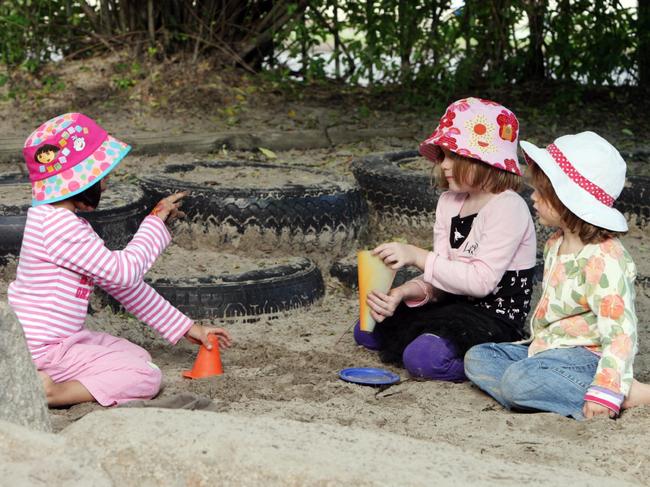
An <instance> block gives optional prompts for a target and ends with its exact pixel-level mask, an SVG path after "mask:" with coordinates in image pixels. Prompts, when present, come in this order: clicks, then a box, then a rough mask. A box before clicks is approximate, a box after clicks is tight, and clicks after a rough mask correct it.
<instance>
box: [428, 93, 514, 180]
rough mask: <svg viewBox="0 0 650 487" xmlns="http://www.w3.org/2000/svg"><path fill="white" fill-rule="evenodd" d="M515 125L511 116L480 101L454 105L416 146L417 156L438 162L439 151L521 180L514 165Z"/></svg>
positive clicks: (459, 101) (509, 113)
mask: <svg viewBox="0 0 650 487" xmlns="http://www.w3.org/2000/svg"><path fill="white" fill-rule="evenodd" d="M518 134H519V121H518V120H517V117H516V116H515V114H514V113H512V112H511V111H510V110H508V109H507V108H505V107H504V106H503V105H500V104H498V103H496V102H493V101H490V100H484V99H482V98H463V99H462V100H458V101H455V102H454V103H452V104H451V105H449V107H447V111H446V112H445V114H444V115H443V116H442V118H441V119H440V123H439V124H438V127H436V130H435V131H434V132H433V134H431V135H430V136H429V138H428V139H427V140H425V141H424V142H422V143H421V144H420V154H422V155H423V156H424V157H426V158H427V159H429V160H431V161H433V162H442V159H443V152H442V149H441V148H442V147H445V148H446V149H448V150H450V151H451V152H453V153H455V154H458V155H459V156H465V157H471V158H473V159H478V160H479V161H482V162H485V163H486V164H489V165H491V166H492V167H496V168H497V169H501V170H502V171H508V172H512V173H514V174H517V175H519V176H521V168H520V167H519V162H518V161H517V137H518Z"/></svg>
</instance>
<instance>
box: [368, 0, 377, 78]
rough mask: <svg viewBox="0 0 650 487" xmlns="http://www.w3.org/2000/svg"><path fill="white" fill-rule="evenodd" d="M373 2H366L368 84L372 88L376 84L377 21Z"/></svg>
mask: <svg viewBox="0 0 650 487" xmlns="http://www.w3.org/2000/svg"><path fill="white" fill-rule="evenodd" d="M373 8H374V5H373V0H366V36H367V38H366V39H367V40H366V42H367V43H368V45H367V50H368V84H369V85H370V86H372V84H373V83H374V81H375V80H374V70H373V61H374V60H375V45H376V40H375V24H374V22H375V20H374V15H373Z"/></svg>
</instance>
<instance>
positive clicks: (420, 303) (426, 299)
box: [404, 279, 431, 308]
mask: <svg viewBox="0 0 650 487" xmlns="http://www.w3.org/2000/svg"><path fill="white" fill-rule="evenodd" d="M409 282H412V283H414V284H416V285H417V286H419V288H420V289H422V291H424V298H422V299H421V300H419V301H416V300H414V299H408V300H405V301H404V304H405V305H406V306H408V307H409V308H417V307H419V306H423V305H425V304H427V303H428V302H429V301H430V300H431V294H430V293H429V288H428V287H427V285H426V284H425V283H424V282H422V281H421V280H420V279H413V280H412V281H409Z"/></svg>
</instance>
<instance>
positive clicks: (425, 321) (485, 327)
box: [375, 301, 527, 365]
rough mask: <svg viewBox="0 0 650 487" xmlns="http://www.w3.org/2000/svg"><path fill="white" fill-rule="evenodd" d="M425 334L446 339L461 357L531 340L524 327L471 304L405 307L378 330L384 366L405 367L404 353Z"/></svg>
mask: <svg viewBox="0 0 650 487" xmlns="http://www.w3.org/2000/svg"><path fill="white" fill-rule="evenodd" d="M424 333H432V334H434V335H438V336H440V337H442V338H446V339H447V340H449V341H450V342H452V343H453V344H454V346H455V347H456V350H457V351H458V355H459V356H460V357H462V356H464V355H465V352H467V350H469V349H470V348H472V347H473V346H474V345H478V344H481V343H487V342H497V343H499V342H513V341H517V340H522V339H523V338H526V336H527V333H526V332H525V330H524V329H523V326H518V325H517V324H515V323H508V322H506V321H501V320H499V319H497V318H495V317H494V316H493V315H492V314H491V313H488V312H485V311H483V310H482V309H481V308H479V307H477V306H475V305H472V304H470V303H467V302H457V301H456V302H447V303H444V302H443V303H429V304H426V305H424V306H420V307H417V308H409V307H408V306H406V305H405V304H404V303H401V304H400V305H399V306H398V307H397V309H396V310H395V314H393V316H391V317H390V318H387V319H385V320H384V321H382V322H381V323H377V325H376V326H375V336H376V337H377V339H378V341H379V345H380V350H379V357H380V358H381V360H382V362H385V363H395V364H399V365H401V364H402V354H403V352H404V349H405V348H406V347H407V346H408V344H409V343H411V342H412V341H413V340H415V339H416V338H417V337H419V336H420V335H422V334H424Z"/></svg>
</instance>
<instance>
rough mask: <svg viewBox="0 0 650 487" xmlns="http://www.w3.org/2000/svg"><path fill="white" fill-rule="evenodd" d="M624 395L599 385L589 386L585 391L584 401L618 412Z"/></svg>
mask: <svg viewBox="0 0 650 487" xmlns="http://www.w3.org/2000/svg"><path fill="white" fill-rule="evenodd" d="M623 399H625V396H623V394H618V393H616V392H614V391H611V390H609V389H606V388H604V387H600V386H591V387H590V388H589V389H587V392H586V393H585V401H589V402H594V403H596V404H600V405H601V406H605V407H606V408H608V409H610V410H611V411H614V412H615V413H616V414H618V413H619V412H620V411H621V404H623Z"/></svg>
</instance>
